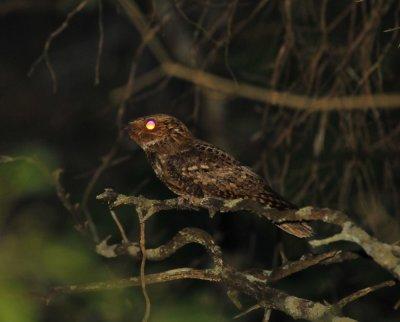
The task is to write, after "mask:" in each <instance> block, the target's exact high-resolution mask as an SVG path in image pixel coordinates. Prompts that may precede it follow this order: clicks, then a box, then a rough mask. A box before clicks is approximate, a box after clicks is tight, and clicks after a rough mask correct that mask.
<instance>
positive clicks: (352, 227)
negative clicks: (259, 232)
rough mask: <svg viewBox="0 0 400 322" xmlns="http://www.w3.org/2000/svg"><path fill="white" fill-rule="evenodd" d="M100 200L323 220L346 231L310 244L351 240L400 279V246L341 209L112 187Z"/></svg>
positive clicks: (277, 218)
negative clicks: (155, 195) (132, 192)
mask: <svg viewBox="0 0 400 322" xmlns="http://www.w3.org/2000/svg"><path fill="white" fill-rule="evenodd" d="M97 199H98V200H102V201H106V202H108V204H109V206H110V207H112V208H114V207H119V206H122V205H134V206H135V207H136V208H143V207H145V208H146V209H148V210H149V211H148V212H147V217H148V218H149V217H150V216H152V215H153V214H154V213H157V212H159V211H161V210H169V209H194V210H198V208H199V207H201V208H204V209H207V210H208V211H209V212H210V214H211V215H213V214H214V213H215V212H217V211H220V212H228V211H232V212H235V211H243V210H245V211H250V212H252V213H255V214H257V215H259V216H260V217H264V218H267V219H269V220H271V221H272V222H274V223H283V222H293V221H313V220H319V221H323V222H325V223H329V224H334V225H337V226H340V227H341V228H342V231H341V232H340V233H339V234H337V235H334V236H332V237H329V238H327V239H322V240H311V241H310V244H311V245H312V246H321V245H325V244H328V243H332V242H335V241H350V242H353V243H356V244H358V245H359V246H360V247H361V248H362V249H363V250H364V251H365V252H366V253H367V254H368V255H369V256H371V258H372V259H373V260H374V261H375V262H376V263H377V264H378V265H380V266H381V267H383V268H385V269H386V270H388V271H389V272H390V273H391V274H393V276H394V277H395V278H396V279H398V280H400V247H399V246H397V245H389V244H386V243H383V242H381V241H379V240H377V239H376V238H374V237H372V236H370V235H369V234H368V233H367V232H365V231H364V230H363V229H361V228H360V227H358V226H357V225H356V224H354V223H353V222H352V221H351V220H350V218H349V217H348V216H347V215H346V214H344V213H342V212H340V211H337V210H331V209H328V208H322V209H320V208H314V207H304V208H301V209H299V210H285V211H279V210H275V209H268V208H267V207H265V206H263V205H261V204H259V203H257V202H255V201H252V200H244V199H236V200H229V201H224V200H220V199H210V198H204V199H200V200H199V201H198V202H197V203H196V204H193V203H186V202H185V201H182V200H178V199H169V200H165V201H160V200H150V199H146V198H144V197H136V196H125V195H122V194H117V193H115V192H114V191H113V190H112V189H106V190H105V191H104V192H103V193H102V194H100V195H99V196H97Z"/></svg>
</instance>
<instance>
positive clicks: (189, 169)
mask: <svg viewBox="0 0 400 322" xmlns="http://www.w3.org/2000/svg"><path fill="white" fill-rule="evenodd" d="M168 168H169V172H170V173H172V174H175V176H174V177H175V181H176V182H177V183H179V186H180V190H181V191H185V190H186V189H188V188H190V189H191V190H192V191H193V190H194V191H198V192H199V191H200V190H201V192H202V195H203V196H204V197H218V198H223V199H237V198H249V199H254V200H257V201H259V202H262V203H263V204H267V205H270V206H271V207H273V208H281V209H287V208H293V205H291V204H289V203H288V202H286V201H285V200H283V199H282V198H281V197H280V196H279V195H278V194H277V193H275V192H274V191H273V190H272V189H271V188H270V187H269V186H268V185H267V183H266V182H265V181H264V180H263V179H262V178H261V177H260V176H259V175H257V174H256V173H254V172H253V171H252V170H251V169H250V168H248V167H246V166H243V165H241V164H240V163H239V162H238V161H237V160H236V159H235V158H233V157H232V156H231V155H229V154H228V153H226V152H224V151H222V150H220V149H218V148H216V147H215V146H213V145H211V144H208V143H206V142H203V141H200V140H196V141H195V143H194V144H193V145H192V146H191V147H190V149H188V150H185V151H182V152H180V153H179V154H176V155H175V156H173V157H171V158H170V159H169V162H168ZM189 194H190V193H189Z"/></svg>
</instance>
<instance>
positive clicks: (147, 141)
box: [126, 114, 193, 153]
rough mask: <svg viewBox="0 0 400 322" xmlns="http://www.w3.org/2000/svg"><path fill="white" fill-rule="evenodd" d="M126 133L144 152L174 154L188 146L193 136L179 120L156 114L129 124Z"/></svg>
mask: <svg viewBox="0 0 400 322" xmlns="http://www.w3.org/2000/svg"><path fill="white" fill-rule="evenodd" d="M126 131H127V133H128V135H129V137H130V138H131V140H133V141H135V142H136V143H137V144H138V145H139V146H140V147H141V148H142V149H143V150H144V151H151V152H161V153H172V152H174V151H176V150H178V149H180V148H182V146H184V145H185V144H188V143H189V142H190V141H191V140H192V139H193V135H192V134H191V133H190V131H189V129H188V128H187V127H186V125H185V124H183V123H182V122H181V121H179V120H178V119H177V118H175V117H173V116H170V115H166V114H155V115H149V116H145V117H140V118H137V119H135V120H133V121H131V122H129V124H128V126H127V127H126Z"/></svg>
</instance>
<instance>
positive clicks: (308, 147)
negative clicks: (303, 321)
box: [0, 0, 400, 322]
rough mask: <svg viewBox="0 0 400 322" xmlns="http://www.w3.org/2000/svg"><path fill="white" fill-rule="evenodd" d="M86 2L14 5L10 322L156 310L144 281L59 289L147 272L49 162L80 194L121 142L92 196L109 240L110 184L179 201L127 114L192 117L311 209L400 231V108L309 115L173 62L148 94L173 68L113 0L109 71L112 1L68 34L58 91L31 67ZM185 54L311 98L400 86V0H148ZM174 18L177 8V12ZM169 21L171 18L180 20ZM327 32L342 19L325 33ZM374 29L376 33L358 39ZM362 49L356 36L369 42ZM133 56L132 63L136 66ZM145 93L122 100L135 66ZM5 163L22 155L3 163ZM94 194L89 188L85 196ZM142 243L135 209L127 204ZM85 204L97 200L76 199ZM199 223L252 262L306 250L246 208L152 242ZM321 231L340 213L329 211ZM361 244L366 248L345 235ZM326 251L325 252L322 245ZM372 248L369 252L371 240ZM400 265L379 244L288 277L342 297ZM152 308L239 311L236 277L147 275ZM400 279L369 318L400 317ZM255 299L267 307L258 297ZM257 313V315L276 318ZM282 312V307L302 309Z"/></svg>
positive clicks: (4, 273)
mask: <svg viewBox="0 0 400 322" xmlns="http://www.w3.org/2000/svg"><path fill="white" fill-rule="evenodd" d="M78 3H79V2H76V1H62V0H58V1H44V0H35V1H22V0H20V1H18V0H15V1H7V0H6V1H1V2H0V138H1V139H0V154H1V155H7V156H11V157H14V158H18V157H23V158H20V159H16V160H12V159H6V158H3V159H1V160H2V161H3V163H1V164H0V321H7V322H13V321H18V322H19V321H55V320H57V321H140V320H141V317H142V315H143V310H144V302H143V299H142V295H141V291H140V288H129V289H123V290H118V291H102V292H93V293H86V294H80V295H60V296H57V297H56V298H54V299H53V300H52V301H51V302H50V303H49V304H48V305H46V304H45V303H44V302H43V301H42V300H41V296H43V295H46V294H47V292H48V290H49V289H50V288H51V287H52V286H57V285H68V284H77V283H88V282H96V281H104V280H112V279H119V278H124V277H129V276H137V275H139V264H138V263H137V262H136V261H135V260H133V259H130V258H128V257H119V258H116V259H105V258H102V257H100V256H99V255H97V254H96V253H95V251H94V246H95V245H94V243H93V241H92V240H91V238H90V235H89V234H88V233H87V232H86V233H85V232H83V233H80V232H78V231H77V230H76V229H74V225H75V224H76V223H75V222H74V219H73V216H71V214H70V213H69V212H68V211H67V210H66V209H65V208H64V207H63V205H62V203H61V202H60V201H59V199H58V197H57V195H56V193H55V188H54V184H53V181H52V179H51V178H50V177H49V175H48V172H47V171H50V172H51V171H54V170H56V169H58V168H62V169H64V172H63V174H62V177H61V182H62V185H63V187H64V188H65V190H66V191H67V192H68V193H69V194H70V198H71V201H72V202H73V203H79V204H81V206H82V201H83V200H82V198H83V195H84V193H85V189H87V185H88V183H89V182H90V180H91V178H92V176H93V174H94V173H95V171H96V169H97V168H98V166H99V165H100V163H101V161H102V157H103V156H105V155H108V154H109V152H110V149H112V148H113V147H114V148H115V153H114V154H113V157H112V161H111V164H110V165H109V166H108V167H107V168H106V169H105V171H102V172H101V175H100V176H99V179H98V180H96V181H95V185H94V188H93V190H92V191H91V193H90V194H89V198H88V201H87V206H88V208H89V212H90V214H91V215H92V217H93V220H94V222H95V224H96V227H97V228H98V231H99V235H100V238H101V239H103V238H105V237H106V236H108V235H111V236H112V239H111V241H112V242H120V235H119V233H118V230H117V229H116V226H115V224H114V222H113V221H112V219H111V216H110V215H109V213H108V211H107V207H106V206H105V205H102V204H99V203H98V202H97V201H96V200H95V196H96V195H97V194H98V193H100V192H102V191H103V190H104V188H106V187H113V188H114V189H115V190H117V191H119V192H121V193H125V194H142V195H145V196H147V197H151V198H161V199H163V198H168V197H172V196H173V194H172V193H171V192H169V191H168V190H167V189H166V188H165V187H164V186H163V185H162V184H161V183H160V182H159V181H158V180H157V178H156V177H155V175H154V174H153V172H152V170H151V168H150V166H149V165H148V163H147V161H146V160H145V157H144V154H143V153H142V151H140V150H139V149H138V147H137V146H135V145H134V144H133V143H130V142H128V140H127V139H126V138H121V139H119V140H116V138H117V136H118V121H117V111H118V110H120V111H122V112H123V115H122V124H125V123H126V122H127V121H128V120H130V119H132V118H135V117H137V116H143V115H146V114H149V113H168V114H172V115H174V116H177V117H179V118H180V119H181V120H183V121H184V122H185V123H186V124H188V126H189V127H190V128H191V129H192V130H193V131H194V132H195V133H196V135H198V136H199V137H201V138H202V139H205V140H208V141H210V142H212V143H214V144H216V145H218V146H219V147H221V148H223V149H224V150H226V151H228V152H230V153H232V154H233V155H234V156H236V157H237V158H238V159H239V160H241V161H242V162H243V163H245V164H247V165H249V166H252V167H253V168H254V169H255V170H256V171H257V172H258V173H260V174H261V175H263V176H264V177H266V178H267V179H268V181H269V182H270V183H271V185H272V186H273V187H274V189H275V190H277V191H279V192H280V193H281V194H283V195H284V196H285V197H286V198H287V199H289V200H292V201H293V202H295V203H297V204H299V205H315V206H320V207H330V208H333V209H340V210H344V211H346V212H348V213H349V214H350V216H351V217H352V218H353V219H354V221H356V222H357V223H358V224H360V225H361V226H362V227H363V228H365V229H366V230H367V231H368V232H371V233H372V234H374V235H375V236H376V237H377V238H379V239H381V240H383V241H385V242H388V243H394V242H397V241H399V239H400V222H399V215H398V214H399V210H400V200H399V189H398V188H399V172H400V171H399V160H400V158H399V156H400V155H399V147H400V123H399V111H398V110H396V109H393V110H380V109H368V108H365V109H360V110H356V111H343V110H341V109H338V110H335V111H331V112H309V111H307V109H305V110H302V111H298V110H297V111H296V110H293V109H291V108H290V107H278V106H273V105H271V104H265V103H262V102H257V101H252V100H246V99H242V98H238V97H227V96H225V95H222V94H221V93H216V92H212V91H209V90H207V89H203V88H200V87H197V86H195V85H193V84H192V83H188V82H184V81H181V80H178V79H175V78H171V77H167V76H166V75H163V74H161V75H160V77H159V78H157V79H155V80H154V81H153V82H152V83H150V84H149V85H147V86H145V87H140V86H139V89H137V90H136V87H135V86H136V85H137V84H139V85H140V84H141V79H142V78H141V77H142V76H143V75H146V74H147V73H148V72H149V71H152V70H153V69H154V68H156V67H157V66H159V62H158V61H157V59H156V58H155V56H154V54H153V53H152V51H150V50H149V49H148V48H147V47H145V49H144V50H143V51H138V48H139V47H140V46H141V44H142V37H141V35H140V33H138V31H137V29H136V28H135V26H134V25H133V24H132V21H131V20H130V19H129V18H128V16H127V15H126V12H125V9H124V8H123V7H121V6H120V5H119V4H118V1H117V2H113V1H103V2H102V15H101V16H100V17H101V20H100V24H101V26H102V29H103V31H104V44H103V46H102V52H101V55H100V64H99V68H100V77H99V83H98V84H97V85H96V84H95V68H96V59H97V58H98V55H99V51H98V48H99V34H100V33H99V4H98V2H97V1H89V2H88V4H87V5H86V6H85V8H83V10H82V11H81V12H79V13H77V14H76V16H74V17H73V18H72V19H71V20H70V21H69V25H68V26H67V28H66V29H65V30H64V31H63V32H62V33H61V34H60V35H59V36H58V37H56V38H55V39H54V41H53V42H52V44H51V46H50V49H49V52H48V54H49V58H50V61H51V64H52V66H53V68H54V71H55V74H56V76H57V91H56V92H55V93H53V85H54V84H53V83H52V80H51V78H50V75H49V72H48V70H47V69H46V65H45V63H44V62H43V61H42V62H41V63H40V64H38V65H37V67H36V69H35V70H34V72H33V74H32V75H31V76H30V77H28V76H27V74H28V71H29V69H30V68H31V66H32V64H33V62H34V61H35V60H36V59H37V58H38V57H39V56H40V55H41V53H42V51H43V45H44V43H45V42H46V39H47V38H48V37H49V35H50V34H51V33H52V32H53V31H54V30H56V29H57V28H58V27H59V26H60V25H61V24H62V22H63V21H64V19H65V17H66V15H67V14H68V13H69V12H71V10H73V9H74V8H75V7H76V6H77V5H78ZM137 3H138V6H139V8H140V10H141V11H142V13H143V15H144V16H145V17H146V19H147V21H150V24H151V26H158V25H159V24H160V22H161V27H160V29H159V30H158V32H157V39H158V40H159V41H160V42H161V44H162V46H163V47H164V48H165V50H166V52H167V53H168V55H169V56H170V57H171V59H172V60H173V61H177V62H180V63H182V64H183V65H186V66H190V67H192V68H195V69H202V70H205V71H207V72H210V73H213V74H216V75H219V76H222V77H226V78H229V79H233V80H236V81H238V82H240V83H248V84H252V85H255V86H260V87H264V88H269V89H277V90H282V91H289V92H292V93H297V94H301V95H307V96H322V95H326V96H331V97H334V96H340V95H356V94H370V93H381V92H383V93H391V92H399V91H400V55H399V51H400V49H399V44H400V36H399V35H398V31H397V30H393V31H390V32H384V31H385V30H387V29H390V28H395V27H398V26H399V24H398V21H397V19H398V18H399V10H400V9H399V7H400V6H399V3H398V1H378V0H377V1H360V2H357V1H338V0H329V1H328V0H324V1H277V0H270V1H248V0H240V1H213V0H209V1H194V0H187V1H170V0H162V1H161V0H159V1H153V2H151V1H137ZM166 17H167V18H166ZM165 20H166V21H165ZM327 29H328V31H326V30H327ZM359 38H361V40H360V39H359ZM357 41H359V42H358V43H357V46H355V48H353V44H354V43H356V42H357ZM132 62H133V63H134V64H133V65H132ZM132 66H133V67H134V68H135V82H134V83H133V84H134V85H133V91H132V93H131V95H130V96H129V98H128V99H127V100H125V101H124V100H123V93H124V88H125V84H126V83H127V81H128V78H129V73H130V71H131V70H132ZM4 161H7V162H4ZM83 202H84V201H83ZM118 215H119V217H120V219H121V222H122V223H123V224H124V226H125V227H126V230H127V233H128V235H129V238H130V239H131V240H137V238H138V237H137V236H138V223H137V216H136V215H135V214H134V212H133V210H132V209H121V210H118ZM78 216H80V218H82V212H81V211H79V210H78ZM191 226H195V227H199V228H203V229H205V230H206V231H208V232H209V233H210V234H212V235H213V237H214V238H215V240H216V241H217V242H218V244H219V245H220V246H221V247H222V250H223V253H224V258H225V259H226V261H227V262H228V263H230V264H231V265H234V266H235V267H237V268H238V269H247V268H265V269H271V268H273V267H274V266H276V265H279V264H281V261H282V259H281V256H280V253H281V252H282V251H283V252H284V254H285V256H286V257H287V258H288V259H290V260H295V259H298V258H299V257H300V256H301V255H302V254H304V253H305V252H308V251H309V250H308V248H307V245H306V244H305V242H304V241H302V240H299V239H296V238H294V237H291V236H288V235H286V234H283V233H281V232H278V231H277V230H276V228H275V227H273V226H272V225H271V224H270V223H269V222H267V221H264V220H262V219H259V218H256V217H255V216H253V215H251V214H248V213H240V214H224V215H218V216H216V217H215V218H214V219H210V218H209V217H208V215H207V214H206V213H202V212H201V213H197V212H192V213H180V212H179V213H177V212H170V213H168V214H163V215H160V216H155V217H154V218H153V219H151V221H150V222H149V223H148V225H147V247H157V246H159V245H161V244H162V243H164V242H166V241H168V240H169V239H170V238H171V237H172V236H173V235H174V234H175V233H176V232H177V231H178V230H179V229H181V228H184V227H191ZM317 228H318V232H319V234H321V235H324V234H327V233H329V232H333V231H334V230H333V229H332V228H331V227H326V225H322V224H321V225H317ZM334 246H335V247H342V248H344V249H351V250H354V251H359V250H358V249H357V248H356V247H355V246H353V245H350V244H340V245H334ZM317 251H322V250H317ZM360 254H362V252H360ZM208 265H210V262H209V258H208V256H207V254H206V253H205V252H204V251H203V250H202V249H201V248H200V247H196V246H186V247H185V248H184V249H182V250H180V251H179V252H178V253H177V254H175V255H174V256H173V257H172V258H170V259H168V260H165V261H163V262H159V263H158V262H157V263H151V262H148V263H147V267H146V272H149V273H150V272H160V271H163V270H166V269H171V268H176V267H189V266H191V267H206V266H208ZM390 278H391V276H390V275H389V274H388V273H386V272H385V271H384V270H383V269H382V268H380V267H378V266H377V265H375V264H374V263H373V262H372V261H371V260H370V259H368V258H367V257H366V256H362V257H361V258H360V259H357V260H353V261H350V262H345V263H341V264H334V265H331V266H321V267H314V268H311V269H308V270H307V271H304V272H301V273H298V274H296V275H294V276H292V277H290V278H287V279H285V280H284V281H282V282H280V283H279V284H277V285H276V286H277V287H279V288H281V289H283V290H285V291H287V292H289V293H290V294H293V295H297V296H301V297H305V298H308V299H311V300H315V301H324V300H325V301H328V302H331V303H333V302H335V301H338V300H339V299H340V298H342V297H343V296H346V295H348V294H350V293H352V292H354V291H356V290H358V289H360V288H363V287H366V286H369V285H373V284H375V283H379V282H381V281H384V280H386V279H390ZM148 291H149V295H150V298H151V302H152V312H151V319H152V321H229V320H232V317H233V316H234V315H236V314H238V313H239V312H238V311H237V310H236V308H235V307H234V305H233V304H232V303H231V302H230V301H229V299H228V297H227V296H226V294H225V290H224V289H222V288H220V287H217V286H215V285H210V284H207V283H206V282H197V281H181V282H173V283H168V284H159V285H154V286H149V287H148ZM399 297H400V293H399V288H398V286H395V287H392V288H390V289H383V290H380V291H379V292H376V293H374V294H372V295H370V296H367V297H365V298H362V299H361V300H358V301H356V302H354V303H352V304H350V305H348V306H347V307H346V308H345V309H344V312H345V314H347V315H348V316H351V317H353V318H357V319H359V320H361V321H398V320H399V319H400V313H399V312H398V311H396V310H394V309H393V305H394V304H395V303H396V301H397V300H398V299H399ZM243 303H244V304H245V305H248V306H251V305H253V304H254V303H253V302H252V301H251V300H249V299H246V298H243ZM261 318H262V315H261V312H258V311H257V312H254V313H251V314H249V315H248V316H246V317H243V318H241V320H242V321H260V320H261ZM290 320H291V319H290V318H288V317H286V316H284V315H283V314H281V313H279V312H275V311H274V312H273V313H272V317H271V321H290Z"/></svg>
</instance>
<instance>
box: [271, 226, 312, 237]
mask: <svg viewBox="0 0 400 322" xmlns="http://www.w3.org/2000/svg"><path fill="white" fill-rule="evenodd" d="M278 227H279V228H280V229H282V230H284V231H286V232H287V233H289V234H292V235H294V236H296V237H299V238H307V237H311V236H312V235H313V230H312V228H311V227H310V226H309V225H308V224H306V223H304V222H294V223H283V224H279V225H278Z"/></svg>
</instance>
